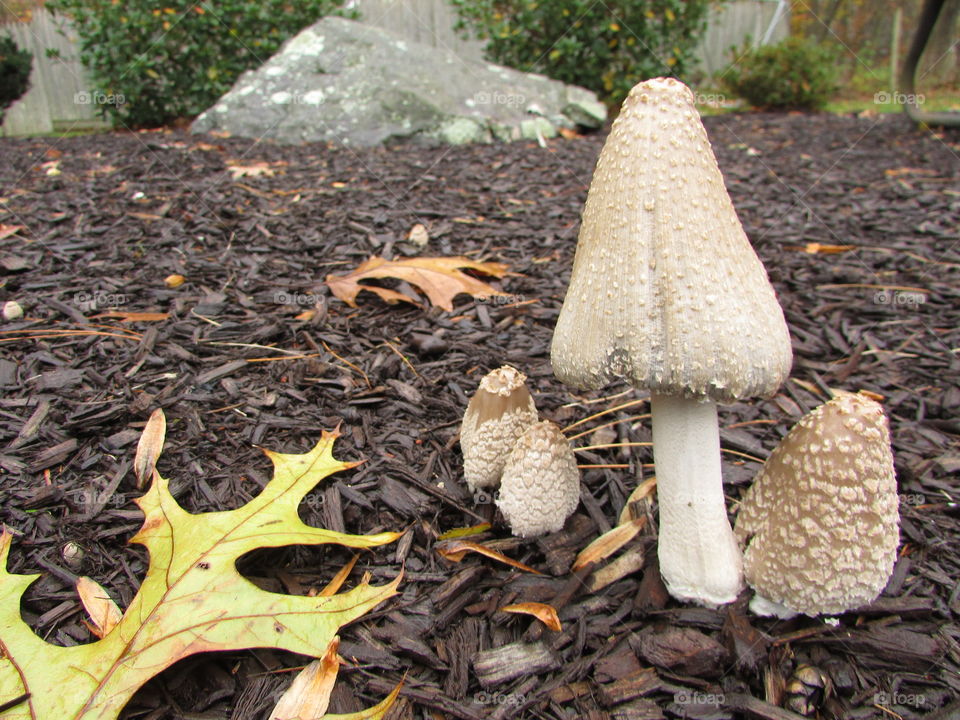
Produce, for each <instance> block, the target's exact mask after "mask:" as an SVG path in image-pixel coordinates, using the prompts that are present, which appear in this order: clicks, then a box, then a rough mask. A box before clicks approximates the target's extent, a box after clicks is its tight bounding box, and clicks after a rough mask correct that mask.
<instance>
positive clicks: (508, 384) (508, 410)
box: [460, 365, 537, 492]
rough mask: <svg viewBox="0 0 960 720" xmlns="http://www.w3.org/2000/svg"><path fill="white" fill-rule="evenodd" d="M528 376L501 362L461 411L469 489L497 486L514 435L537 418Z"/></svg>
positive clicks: (464, 463) (483, 380) (465, 470)
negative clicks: (527, 384)
mask: <svg viewBox="0 0 960 720" xmlns="http://www.w3.org/2000/svg"><path fill="white" fill-rule="evenodd" d="M526 381H527V376H526V375H524V374H523V373H521V372H520V371H519V370H517V369H516V368H512V367H510V366H509V365H504V366H503V367H501V368H497V369H496V370H492V371H491V372H489V373H487V374H486V375H485V376H484V377H483V379H482V380H481V381H480V387H479V388H478V389H477V392H476V393H475V394H474V396H473V397H472V398H470V402H469V403H468V404H467V410H466V412H465V413H464V415H463V425H462V426H461V428H460V448H461V449H462V450H463V475H464V479H465V480H466V481H467V485H469V486H470V490H471V491H474V492H475V491H476V490H478V489H480V488H489V487H496V486H497V485H499V484H500V475H501V473H502V472H503V466H504V464H505V463H506V461H507V455H509V454H510V451H511V450H512V449H513V445H514V443H515V442H516V441H517V438H519V437H520V435H522V434H523V431H524V430H526V429H527V427H529V426H530V425H532V424H533V423H535V422H536V421H537V408H536V406H535V405H534V402H533V398H532V397H531V396H530V391H529V390H527V386H526Z"/></svg>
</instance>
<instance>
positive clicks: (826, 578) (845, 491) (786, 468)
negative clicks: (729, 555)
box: [736, 392, 900, 617]
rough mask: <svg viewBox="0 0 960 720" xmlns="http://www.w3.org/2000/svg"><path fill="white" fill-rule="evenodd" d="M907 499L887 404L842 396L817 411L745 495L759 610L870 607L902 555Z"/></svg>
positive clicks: (749, 570)
mask: <svg viewBox="0 0 960 720" xmlns="http://www.w3.org/2000/svg"><path fill="white" fill-rule="evenodd" d="M898 505H899V497H898V496H897V481H896V473H895V472H894V468H893V451H892V450H891V448H890V431H889V429H888V426H887V418H886V416H885V415H884V413H883V408H882V407H881V406H880V404H879V403H877V402H874V401H873V400H871V399H870V398H868V397H866V396H864V395H854V394H853V393H847V392H841V393H837V396H836V397H834V398H833V399H832V400H830V402H827V403H824V404H823V405H821V406H820V407H818V408H816V409H815V410H813V411H811V412H809V413H807V414H806V415H804V416H803V418H801V419H800V422H798V423H797V424H796V425H794V426H793V428H792V429H791V430H790V432H788V433H787V434H786V436H784V438H783V440H781V441H780V444H779V445H777V447H776V449H775V450H774V451H773V453H772V454H771V455H770V457H769V458H767V461H766V463H764V466H763V470H761V471H760V474H759V475H758V476H757V479H756V480H755V481H754V483H753V485H751V486H750V489H749V490H747V492H746V494H745V495H744V496H743V502H742V503H741V504H740V512H739V513H738V514H737V524H736V535H737V538H738V539H739V540H740V541H741V542H742V543H743V544H744V546H745V551H744V571H745V573H744V574H745V575H746V579H747V582H748V583H749V584H750V586H751V587H752V588H753V589H754V590H755V591H756V593H757V595H756V596H755V597H754V599H753V601H752V602H751V603H750V608H751V609H752V610H753V611H754V612H756V613H758V614H761V615H779V616H780V617H788V616H790V615H794V614H796V613H797V612H801V613H804V614H806V615H811V616H812V615H819V614H821V613H827V614H836V613H841V612H845V611H846V610H852V609H853V608H857V607H860V606H861V605H866V604H868V603H870V602H872V601H873V600H875V599H876V597H877V595H879V594H880V591H881V590H883V587H884V586H885V585H886V584H887V580H888V579H889V578H890V574H891V573H892V572H893V565H894V562H895V561H896V559H897V545H898V544H899V542H900V533H899V519H900V516H899V512H898V509H899V508H898Z"/></svg>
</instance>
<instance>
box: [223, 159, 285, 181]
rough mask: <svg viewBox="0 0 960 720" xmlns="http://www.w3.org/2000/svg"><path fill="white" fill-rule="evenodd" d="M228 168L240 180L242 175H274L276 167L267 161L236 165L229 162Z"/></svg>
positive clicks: (234, 177) (235, 178)
mask: <svg viewBox="0 0 960 720" xmlns="http://www.w3.org/2000/svg"><path fill="white" fill-rule="evenodd" d="M227 170H228V171H229V172H230V175H231V176H232V177H233V179H234V180H239V179H240V178H242V177H272V176H273V174H274V169H273V168H272V167H271V166H270V163H266V162H258V163H253V164H251V165H234V164H231V163H230V162H228V163H227Z"/></svg>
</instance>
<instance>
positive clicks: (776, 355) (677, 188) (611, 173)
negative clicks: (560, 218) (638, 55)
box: [551, 78, 792, 402]
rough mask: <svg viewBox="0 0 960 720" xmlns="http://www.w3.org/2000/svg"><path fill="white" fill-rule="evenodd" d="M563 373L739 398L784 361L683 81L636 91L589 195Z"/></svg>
mask: <svg viewBox="0 0 960 720" xmlns="http://www.w3.org/2000/svg"><path fill="white" fill-rule="evenodd" d="M551 361H552V363H553V370H554V373H555V374H556V376H557V377H558V378H559V379H560V380H561V381H563V382H564V383H567V384H568V385H573V386H575V387H586V388H598V387H601V386H603V385H605V384H607V383H608V382H610V381H611V380H613V379H616V378H626V379H627V381H628V382H630V383H631V384H632V385H633V386H634V387H638V388H641V387H642V388H647V389H649V390H651V392H655V393H659V394H661V395H683V396H685V397H703V396H707V397H709V398H711V399H713V400H715V401H717V402H732V401H734V400H736V399H744V398H747V397H753V396H757V395H769V394H772V393H773V392H774V391H775V390H776V389H777V387H779V386H780V384H781V382H783V380H784V379H785V378H786V377H787V375H788V374H789V373H790V364H791V361H792V351H791V347H790V338H789V334H788V332H787V325H786V322H785V321H784V318H783V312H782V310H781V309H780V305H779V303H778V302H777V298H776V295H775V294H774V291H773V288H772V286H771V285H770V282H769V280H768V279H767V273H766V271H765V270H764V268H763V265H762V264H761V263H760V260H759V258H758V257H757V255H756V253H754V251H753V248H752V247H751V246H750V241H749V240H748V239H747V236H746V234H745V233H744V231H743V227H742V226H741V225H740V221H739V219H738V218H737V213H736V211H735V210H734V208H733V203H732V202H731V201H730V196H729V195H728V194H727V191H726V188H725V187H724V184H723V176H722V175H721V173H720V169H719V167H718V166H717V161H716V158H715V157H714V155H713V151H712V150H711V148H710V143H709V141H708V140H707V134H706V131H705V130H704V127H703V125H702V124H701V122H700V118H699V115H698V114H697V111H696V108H695V107H694V103H693V93H692V92H691V91H690V89H689V88H688V87H686V86H685V85H684V84H683V83H681V82H679V81H678V80H673V79H670V78H666V79H665V78H656V79H653V80H648V81H646V82H643V83H640V84H639V85H637V86H636V87H634V88H633V90H631V91H630V94H629V96H628V97H627V99H626V100H625V101H624V104H623V108H622V110H621V111H620V115H619V116H618V117H617V119H616V121H615V122H614V124H613V129H612V130H611V132H610V135H609V137H608V138H607V141H606V143H605V144H604V146H603V150H602V151H601V153H600V158H599V160H598V161H597V167H596V170H595V172H594V176H593V181H592V182H591V183H590V190H589V193H588V194H587V201H586V206H585V207H584V211H583V222H582V225H581V227H580V238H579V240H578V243H577V252H576V258H575V259H574V264H573V273H572V275H571V277H570V286H569V288H568V289H567V295H566V298H565V299H564V301H563V309H562V310H561V311H560V317H559V319H558V321H557V327H556V330H555V331H554V336H553V346H552V350H551Z"/></svg>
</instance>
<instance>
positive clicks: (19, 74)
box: [0, 37, 33, 122]
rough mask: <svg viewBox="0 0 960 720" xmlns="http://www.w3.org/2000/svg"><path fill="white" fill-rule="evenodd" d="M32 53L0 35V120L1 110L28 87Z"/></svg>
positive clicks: (17, 98) (0, 116) (1, 119)
mask: <svg viewBox="0 0 960 720" xmlns="http://www.w3.org/2000/svg"><path fill="white" fill-rule="evenodd" d="M32 65H33V55H31V54H30V53H29V52H27V51H26V50H20V49H19V48H18V47H17V44H16V43H15V42H14V41H13V39H12V38H8V37H0V122H3V112H4V111H5V110H6V109H7V108H8V107H10V106H11V105H13V104H14V103H15V102H16V101H17V100H19V99H20V98H21V97H22V96H23V94H24V93H25V92H26V91H27V88H29V87H30V68H31V66H32Z"/></svg>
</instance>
